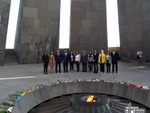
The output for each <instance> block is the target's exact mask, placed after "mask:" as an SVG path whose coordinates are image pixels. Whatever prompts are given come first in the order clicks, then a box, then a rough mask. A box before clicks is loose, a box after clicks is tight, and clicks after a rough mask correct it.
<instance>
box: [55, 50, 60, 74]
mask: <svg viewBox="0 0 150 113" xmlns="http://www.w3.org/2000/svg"><path fill="white" fill-rule="evenodd" d="M61 61H62V55H61V53H60V52H59V50H57V53H56V54H55V62H56V68H55V70H56V73H57V65H59V73H61Z"/></svg>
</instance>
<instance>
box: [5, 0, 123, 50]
mask: <svg viewBox="0 0 150 113" xmlns="http://www.w3.org/2000/svg"><path fill="white" fill-rule="evenodd" d="M19 4H20V0H11V8H10V19H9V24H8V31H7V41H6V49H13V48H14V41H15V34H16V25H17V18H18V9H19ZM106 4H107V6H106V7H107V9H106V10H107V38H108V47H119V46H120V36H119V24H118V7H117V0H106ZM60 8H61V11H60V12H61V13H60V28H59V29H60V30H59V31H60V33H59V35H60V36H59V37H60V38H59V48H61V49H63V48H69V42H70V11H71V0H61V7H60ZM64 28H65V29H64Z"/></svg>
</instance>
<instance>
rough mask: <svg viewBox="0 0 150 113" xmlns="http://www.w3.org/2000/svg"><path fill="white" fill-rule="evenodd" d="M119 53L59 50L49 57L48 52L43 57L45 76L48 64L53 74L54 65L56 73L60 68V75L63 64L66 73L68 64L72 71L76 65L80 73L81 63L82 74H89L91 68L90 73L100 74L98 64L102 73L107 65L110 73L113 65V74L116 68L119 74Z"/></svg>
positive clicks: (51, 53)
mask: <svg viewBox="0 0 150 113" xmlns="http://www.w3.org/2000/svg"><path fill="white" fill-rule="evenodd" d="M118 56H119V55H118V52H116V51H115V49H113V52H112V53H110V52H109V51H108V52H107V54H106V55H105V54H104V51H103V50H101V52H100V54H99V53H98V52H97V50H96V49H95V50H94V52H92V51H89V53H88V54H87V53H86V52H85V50H83V53H82V54H80V53H79V51H76V52H75V55H74V53H73V52H72V51H71V52H70V53H68V52H67V50H64V52H63V53H60V51H59V50H57V52H56V54H54V52H53V51H51V52H50V55H49V56H48V53H47V52H44V55H43V57H42V61H43V63H44V74H48V64H50V71H51V74H53V70H54V65H55V72H56V73H57V72H58V70H57V68H58V67H59V73H61V63H63V70H64V73H68V64H69V63H70V71H71V72H73V71H74V64H76V67H77V72H79V71H80V63H82V72H87V67H88V68H89V72H92V71H93V67H94V73H98V64H100V72H101V73H104V72H105V64H106V68H107V73H110V68H111V64H112V73H114V68H116V73H117V72H118Z"/></svg>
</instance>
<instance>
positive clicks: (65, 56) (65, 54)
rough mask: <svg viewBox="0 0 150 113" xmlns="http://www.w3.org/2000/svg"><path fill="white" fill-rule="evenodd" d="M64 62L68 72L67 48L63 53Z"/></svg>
mask: <svg viewBox="0 0 150 113" xmlns="http://www.w3.org/2000/svg"><path fill="white" fill-rule="evenodd" d="M62 62H63V67H64V73H65V72H66V73H68V62H69V54H68V53H67V50H64V53H63V55H62Z"/></svg>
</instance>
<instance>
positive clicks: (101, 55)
mask: <svg viewBox="0 0 150 113" xmlns="http://www.w3.org/2000/svg"><path fill="white" fill-rule="evenodd" d="M98 62H99V63H100V72H101V73H104V64H105V54H104V50H101V53H100V54H99V57H98Z"/></svg>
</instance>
